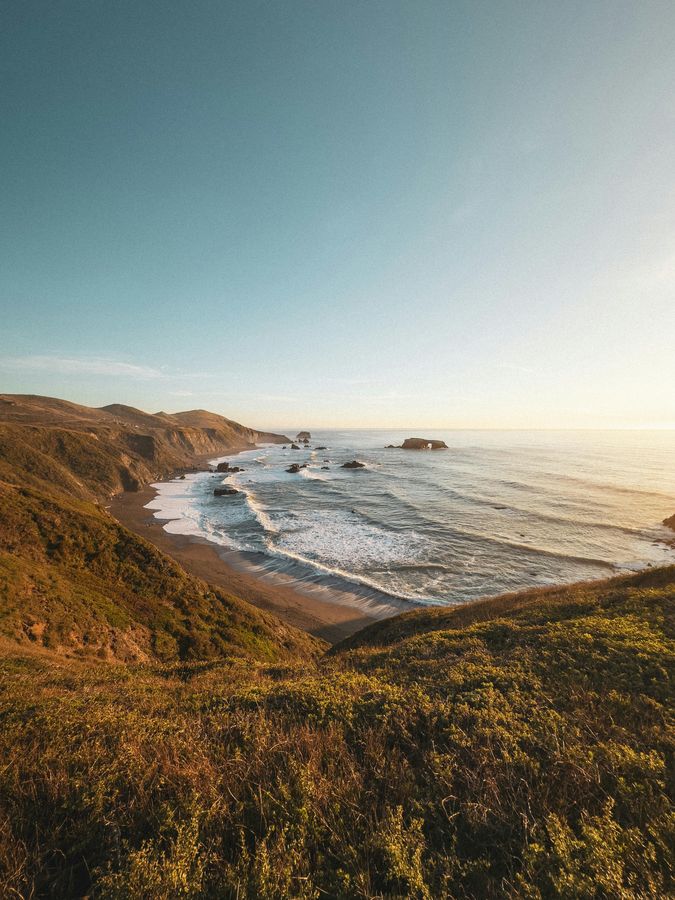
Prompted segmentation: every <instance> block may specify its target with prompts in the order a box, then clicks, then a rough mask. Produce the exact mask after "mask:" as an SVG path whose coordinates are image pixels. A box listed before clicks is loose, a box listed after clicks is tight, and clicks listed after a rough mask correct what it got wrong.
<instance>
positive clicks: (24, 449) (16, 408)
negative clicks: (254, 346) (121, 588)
mask: <svg viewBox="0 0 675 900" xmlns="http://www.w3.org/2000/svg"><path fill="white" fill-rule="evenodd" d="M256 443H288V438H287V437H285V436H284V435H278V434H273V433H270V432H263V431H257V430H256V429H253V428H247V427H245V426H244V425H240V424H239V423H238V422H233V421H231V420H230V419H226V418H225V417H224V416H219V415H216V414H215V413H206V412H204V411H203V410H192V411H191V412H184V413H176V414H175V415H170V414H168V413H156V414H153V413H145V412H143V411H142V410H138V409H134V408H133V407H130V406H123V405H121V404H114V405H112V406H106V407H104V408H102V409H93V408H90V407H87V406H80V405H78V404H76V403H69V402H68V401H66V400H57V399H55V398H52V397H36V396H30V395H18V394H2V395H0V453H1V454H2V457H3V458H4V459H5V460H6V461H8V462H10V463H13V464H16V465H19V466H23V467H26V468H28V470H29V471H30V472H32V471H34V470H37V471H38V472H39V471H42V470H44V467H49V468H50V469H57V472H56V474H57V477H58V478H60V479H63V478H67V474H66V475H64V474H63V473H62V472H58V467H59V466H60V467H63V468H65V469H66V472H67V473H70V474H72V475H74V476H75V478H76V479H77V480H80V481H82V482H83V483H84V485H85V493H86V492H89V493H94V494H96V495H97V496H99V497H101V498H103V497H109V496H110V495H111V494H113V493H115V492H117V491H121V490H137V489H138V488H139V487H140V486H141V485H143V484H147V483H149V482H151V481H155V480H157V479H161V478H164V477H167V476H169V475H171V474H172V473H174V472H175V471H177V470H180V469H184V468H190V467H193V466H194V465H195V462H196V461H197V460H198V458H200V457H205V456H207V455H208V454H212V455H214V456H215V455H217V454H219V453H227V452H228V451H230V450H235V449H236V450H239V449H245V448H249V447H253V446H254V445H255V444H256ZM45 456H46V457H48V459H45ZM29 457H31V459H30V460H29ZM70 487H71V488H74V486H73V485H71V486H70Z"/></svg>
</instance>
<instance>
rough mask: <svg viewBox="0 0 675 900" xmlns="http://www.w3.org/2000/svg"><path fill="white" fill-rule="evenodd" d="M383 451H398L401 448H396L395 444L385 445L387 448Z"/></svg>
mask: <svg viewBox="0 0 675 900" xmlns="http://www.w3.org/2000/svg"><path fill="white" fill-rule="evenodd" d="M384 449H385V450H400V449H401V448H400V447H397V446H396V444H387V446H386V447H385V448H384Z"/></svg>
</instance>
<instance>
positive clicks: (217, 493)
mask: <svg viewBox="0 0 675 900" xmlns="http://www.w3.org/2000/svg"><path fill="white" fill-rule="evenodd" d="M238 493H239V491H237V490H235V489H234V488H230V487H222V488H216V489H215V490H214V492H213V496H214V497H229V496H231V495H232V494H238Z"/></svg>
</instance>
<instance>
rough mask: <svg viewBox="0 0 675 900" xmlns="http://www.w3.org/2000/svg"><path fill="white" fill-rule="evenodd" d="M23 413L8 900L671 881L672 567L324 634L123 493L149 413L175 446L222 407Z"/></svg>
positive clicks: (1, 490) (649, 894) (601, 893)
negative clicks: (147, 520) (203, 570)
mask: <svg viewBox="0 0 675 900" xmlns="http://www.w3.org/2000/svg"><path fill="white" fill-rule="evenodd" d="M36 405H37V406H38V407H39V408H40V409H41V410H43V412H41V413H38V412H36V411H35V409H34V406H36ZM9 406H10V408H11V409H12V410H13V413H12V415H13V416H14V418H13V419H12V421H11V422H7V423H6V424H5V425H3V426H0V721H1V723H2V727H0V896H2V897H5V896H7V897H22V898H29V897H46V896H49V897H59V898H73V897H85V896H90V897H100V898H129V900H131V898H139V897H143V898H153V900H154V898H156V900H163V898H181V897H182V898H187V897H213V898H233V900H234V898H237V900H243V898H251V900H253V898H279V900H281V898H289V897H294V898H296V897H297V898H319V897H324V896H327V897H346V898H351V897H354V898H364V900H365V898H403V897H405V898H421V900H430V898H436V897H450V898H461V900H465V898H476V900H483V898H502V897H513V898H516V897H517V898H524V900H544V898H550V897H563V898H569V900H572V898H588V900H591V898H600V897H610V898H621V900H638V898H662V897H665V896H669V895H671V894H672V890H673V883H672V871H671V858H672V844H673V838H674V837H675V828H674V825H673V818H672V814H671V811H672V785H673V768H672V763H673V759H674V758H675V754H674V753H673V750H674V749H675V747H673V729H672V724H673V723H672V713H673V691H672V675H673V663H674V661H675V642H674V640H673V638H674V630H675V622H674V615H673V611H674V609H675V567H670V568H663V569H651V570H647V571H645V572H641V573H639V574H636V575H631V576H622V577H619V578H613V579H609V580H607V581H602V582H592V583H587V584H580V585H571V586H565V587H560V588H552V589H546V590H532V591H526V592H522V593H518V594H510V595H507V596H503V597H497V598H491V599H488V600H483V601H478V602H476V603H472V604H468V605H466V606H462V607H453V608H438V607H434V608H433V609H421V610H415V611H413V612H410V613H407V614H405V615H402V616H398V617H396V618H393V619H389V620H386V621H382V622H379V623H377V624H374V625H372V626H370V627H368V628H367V629H364V630H363V631H362V632H360V633H358V634H356V635H354V636H353V637H352V638H350V639H349V640H347V641H344V642H343V643H342V644H340V645H338V646H336V647H333V648H332V649H331V650H330V651H329V652H328V653H326V652H325V651H326V649H327V647H326V645H324V644H323V643H322V642H320V641H318V640H316V639H314V638H312V637H310V636H309V635H307V634H304V633H303V632H299V631H297V630H296V629H294V628H291V627H290V626H288V625H285V624H283V623H282V622H280V621H279V620H278V619H276V618H275V617H274V616H271V615H268V614H264V613H262V612H260V611H258V610H257V609H254V608H253V607H251V606H249V605H248V604H246V603H245V602H243V601H241V600H240V599H238V598H237V597H234V596H231V595H229V594H228V593H227V592H225V591H222V590H219V589H216V588H214V587H212V586H209V585H208V584H206V583H205V582H203V581H201V580H199V579H197V578H194V577H192V576H189V575H187V574H186V573H185V572H184V571H183V570H182V569H181V568H180V567H179V566H178V565H177V564H176V563H174V562H173V561H172V560H170V559H169V558H168V557H166V556H164V555H163V554H162V553H161V552H160V551H158V550H157V549H155V548H154V547H153V546H151V545H150V544H149V543H147V542H146V541H145V540H143V539H142V538H140V537H138V536H136V535H134V534H132V533H131V532H129V531H127V530H126V529H125V528H123V527H122V526H121V525H120V524H119V523H118V522H116V521H115V520H114V519H113V518H112V517H111V516H110V515H109V514H108V513H107V512H106V510H105V509H104V508H103V507H102V505H101V500H103V499H104V498H106V497H107V496H109V494H110V492H111V491H113V490H115V489H116V486H117V484H118V482H119V480H122V478H123V476H122V474H121V472H122V470H124V468H125V467H126V469H127V471H128V472H129V473H130V476H133V477H138V478H140V477H141V475H142V474H143V471H144V470H143V469H142V457H139V456H138V455H133V454H132V452H131V451H129V452H127V451H124V452H123V451H122V450H121V449H120V447H121V446H122V442H123V440H124V436H127V437H128V436H129V435H133V434H134V433H135V432H134V427H135V425H136V424H137V425H138V428H139V429H143V430H142V432H141V434H142V435H143V436H144V437H148V436H149V437H152V438H153V440H154V439H156V440H157V442H158V444H157V446H161V448H162V451H161V452H162V454H164V453H165V452H166V453H167V454H168V451H166V450H165V448H166V447H167V446H171V444H170V442H169V439H168V437H167V429H168V430H169V431H171V430H172V429H173V428H174V427H176V428H179V430H180V428H183V427H185V428H211V424H209V423H212V419H211V418H210V416H211V414H208V413H202V412H197V413H194V414H193V413H189V414H185V416H186V417H187V418H188V419H190V422H189V423H188V422H187V421H186V423H185V425H184V426H183V425H181V426H180V427H179V426H177V425H175V423H174V424H171V425H163V424H162V425H157V426H156V429H155V430H153V429H154V428H155V426H152V427H151V426H149V425H148V422H147V421H146V420H145V418H144V417H146V416H147V414H145V413H142V412H139V411H135V410H131V411H130V410H129V409H128V408H126V407H115V408H114V411H110V410H108V411H104V412H101V411H97V410H87V409H86V408H85V407H74V406H73V404H67V403H65V402H62V401H45V399H44V398H31V399H30V402H29V401H26V402H24V401H21V402H19V400H17V402H16V403H14V405H12V403H10V404H9ZM45 410H46V411H45ZM50 416H51V419H49V421H47V419H48V418H49V417H50ZM106 416H113V417H117V418H119V422H117V423H116V424H110V423H109V422H108V420H107V419H106V418H105V417H106ZM41 417H42V418H41ZM88 417H89V418H88ZM99 417H103V418H102V419H101V418H99ZM122 417H125V418H124V422H122ZM134 417H137V418H136V421H135V422H134V421H133V419H134ZM7 418H9V416H7ZM169 418H172V419H174V418H176V417H166V416H164V414H158V415H157V416H154V415H151V416H150V420H151V421H152V422H155V421H156V420H158V419H169ZM38 420H40V421H38ZM224 421H225V422H227V420H224ZM193 423H195V424H193ZM230 424H231V427H232V428H234V425H233V424H232V423H230ZM214 427H215V426H214ZM218 427H220V426H218ZM236 427H237V428H239V427H241V426H236ZM222 428H223V429H225V428H226V426H225V425H222ZM224 433H225V432H224V431H223V434H224ZM256 434H257V433H256ZM203 439H204V440H206V439H208V436H207V438H203ZM184 458H187V457H184ZM125 459H126V460H129V461H130V462H129V463H128V462H126V461H125ZM164 462H166V464H167V465H168V455H167V456H166V457H163V462H162V464H164ZM146 469H147V471H149V470H150V469H149V467H147V466H146Z"/></svg>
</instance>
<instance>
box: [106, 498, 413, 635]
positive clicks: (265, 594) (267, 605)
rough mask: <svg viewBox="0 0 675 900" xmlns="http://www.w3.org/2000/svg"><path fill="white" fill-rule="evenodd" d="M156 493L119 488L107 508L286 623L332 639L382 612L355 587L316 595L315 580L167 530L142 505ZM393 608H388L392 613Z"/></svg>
mask: <svg viewBox="0 0 675 900" xmlns="http://www.w3.org/2000/svg"><path fill="white" fill-rule="evenodd" d="M155 495H156V492H155V490H154V488H152V487H150V486H146V487H144V488H143V489H142V490H140V491H137V492H134V493H122V494H118V495H117V496H115V497H113V499H112V500H111V501H110V504H109V507H108V510H109V512H110V513H111V514H112V515H113V516H114V517H115V518H116V519H117V520H118V521H119V522H121V523H122V525H124V526H125V527H126V528H128V529H129V530H130V531H133V532H135V533H136V534H139V535H140V536H141V537H143V538H145V539H146V540H148V541H150V542H151V543H153V544H154V545H155V546H156V547H158V548H159V549H160V550H162V551H163V552H164V553H167V554H168V555H169V556H171V557H172V558H173V559H175V560H176V561H177V562H178V563H179V564H180V565H181V566H182V567H183V568H184V569H185V571H186V572H190V573H191V574H192V575H196V576H197V577H199V578H202V579H204V581H208V582H210V583H211V584H214V585H217V586H218V587H220V588H222V589H223V590H225V591H227V592H229V593H231V594H234V595H235V596H237V597H241V599H243V600H246V601H248V602H249V603H251V604H253V605H254V606H257V607H259V608H260V609H264V610H267V611H268V612H272V613H275V614H276V615H278V616H279V618H280V619H283V620H284V621H285V622H288V623H289V624H290V625H294V626H295V627H296V628H300V629H302V630H303V631H307V632H309V633H310V634H313V635H315V636H316V637H320V638H323V639H324V640H326V641H328V642H329V643H331V644H335V643H337V642H338V641H341V640H343V639H344V638H346V637H349V636H350V635H352V634H354V633H355V632H356V631H359V630H360V629H361V628H364V627H365V626H366V625H369V624H370V623H371V622H373V621H375V619H376V618H380V617H381V616H379V615H377V616H375V615H373V616H370V615H367V614H365V613H364V612H363V610H362V609H359V608H358V598H355V599H356V601H357V602H355V603H353V604H352V602H351V600H352V596H351V595H352V593H353V592H351V591H348V590H346V589H342V590H340V589H335V588H333V589H332V590H331V591H330V594H329V592H327V591H326V592H325V593H326V595H327V596H328V595H330V598H331V599H326V600H322V599H320V598H319V597H317V596H316V593H317V592H320V589H319V588H317V586H316V585H307V586H304V585H302V584H301V583H300V582H298V581H297V580H296V579H294V578H292V577H289V576H284V575H283V574H281V573H275V574H265V575H264V576H262V575H260V576H259V575H256V574H255V573H252V572H251V571H250V566H249V567H247V566H246V563H245V560H244V557H243V556H242V555H241V554H237V553H236V552H234V551H230V550H227V549H225V548H221V547H218V546H217V545H215V544H212V543H209V542H208V541H205V540H203V539H201V538H197V537H193V536H188V535H181V534H169V533H168V532H167V531H165V530H164V528H163V525H162V523H161V522H159V521H158V520H157V519H155V518H153V515H152V511H151V510H148V509H145V508H144V507H145V504H146V503H149V502H150V500H152V499H153V497H155ZM247 568H248V569H249V570H248V571H247ZM303 588H304V589H303ZM312 594H313V595H312ZM397 611H398V610H392V613H391V614H393V613H394V612H397Z"/></svg>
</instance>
